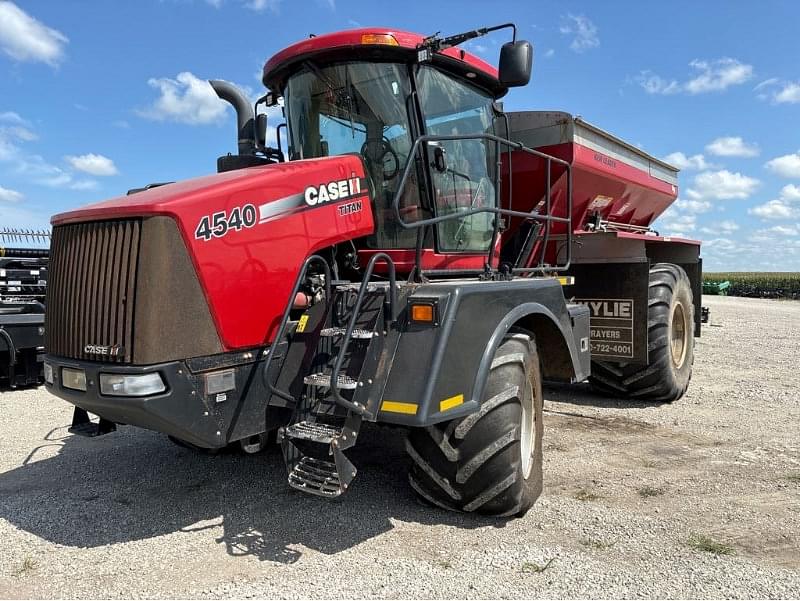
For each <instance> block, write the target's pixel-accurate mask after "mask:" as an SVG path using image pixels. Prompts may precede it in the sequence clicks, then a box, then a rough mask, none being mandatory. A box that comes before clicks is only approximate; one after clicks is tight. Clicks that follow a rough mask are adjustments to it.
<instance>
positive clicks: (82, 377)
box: [61, 367, 86, 392]
mask: <svg viewBox="0 0 800 601" xmlns="http://www.w3.org/2000/svg"><path fill="white" fill-rule="evenodd" d="M61 383H62V384H63V385H64V388H70V389H72V390H80V391H83V392H86V372H85V371H83V370H82V369H71V368H69V367H62V368H61Z"/></svg>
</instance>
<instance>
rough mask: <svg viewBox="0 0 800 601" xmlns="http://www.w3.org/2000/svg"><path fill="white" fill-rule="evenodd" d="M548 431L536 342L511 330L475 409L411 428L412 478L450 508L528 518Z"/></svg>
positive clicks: (429, 498) (420, 490)
mask: <svg viewBox="0 0 800 601" xmlns="http://www.w3.org/2000/svg"><path fill="white" fill-rule="evenodd" d="M542 434H543V424H542V385H541V373H540V367H539V355H538V353H537V351H536V343H535V341H534V340H533V339H532V337H531V336H530V335H528V334H525V333H511V334H509V335H508V336H507V337H506V338H505V339H504V340H503V342H502V343H501V345H500V346H499V347H498V349H497V351H496V352H495V356H494V359H493V360H492V365H491V368H490V372H489V376H488V379H487V382H486V389H485V392H484V395H483V402H482V403H481V407H480V409H479V410H478V411H477V412H475V413H472V414H470V415H468V416H466V417H464V418H461V419H457V420H453V421H450V422H444V423H441V424H436V425H433V426H429V427H427V428H415V429H413V430H412V431H411V432H410V433H409V436H408V439H407V441H406V448H407V451H408V454H409V455H410V456H411V459H412V461H413V464H412V467H411V471H410V473H409V482H410V484H411V487H412V488H413V489H414V490H415V491H416V493H417V494H418V495H419V496H420V497H421V498H422V499H423V500H424V501H426V502H427V503H430V504H433V505H437V506H439V507H442V508H444V509H448V510H453V511H467V512H470V511H475V512H478V513H482V514H486V515H494V516H514V515H516V516H522V515H524V514H525V512H527V511H528V509H530V507H531V506H532V505H533V503H534V501H536V499H537V498H538V497H539V495H540V494H541V492H542Z"/></svg>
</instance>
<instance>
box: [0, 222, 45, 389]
mask: <svg viewBox="0 0 800 601" xmlns="http://www.w3.org/2000/svg"><path fill="white" fill-rule="evenodd" d="M49 243H50V232H49V231H46V230H20V229H11V228H0V386H3V387H4V386H10V387H12V388H14V387H17V386H29V385H35V384H41V383H42V382H43V381H44V374H43V359H44V301H45V289H46V286H47V264H48V256H49V250H48V247H49ZM7 245H11V246H7Z"/></svg>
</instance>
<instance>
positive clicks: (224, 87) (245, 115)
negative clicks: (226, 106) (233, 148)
mask: <svg viewBox="0 0 800 601" xmlns="http://www.w3.org/2000/svg"><path fill="white" fill-rule="evenodd" d="M208 83H210V84H211V87H212V88H214V91H215V92H216V93H217V96H219V97H220V98H221V99H222V100H226V101H227V102H230V103H231V105H233V108H234V109H236V124H237V130H238V131H237V141H238V144H239V155H240V156H241V155H254V154H255V153H256V144H255V112H254V111H253V107H252V106H251V105H250V102H249V101H248V100H247V97H246V96H245V95H244V94H243V93H242V91H241V90H240V89H239V88H237V87H236V86H235V85H233V84H232V83H230V82H228V81H223V80H221V79H211V80H209V82H208Z"/></svg>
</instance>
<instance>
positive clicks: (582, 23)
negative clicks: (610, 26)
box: [559, 14, 600, 52]
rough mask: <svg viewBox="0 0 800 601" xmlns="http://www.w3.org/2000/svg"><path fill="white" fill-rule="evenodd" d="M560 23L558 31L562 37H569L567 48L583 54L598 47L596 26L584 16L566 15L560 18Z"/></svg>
mask: <svg viewBox="0 0 800 601" xmlns="http://www.w3.org/2000/svg"><path fill="white" fill-rule="evenodd" d="M561 20H562V23H561V27H560V28H559V31H560V32H561V34H562V35H571V36H574V37H573V38H572V42H571V43H570V45H569V47H570V48H571V49H572V50H573V51H575V52H584V51H585V50H589V49H590V48H596V47H597V46H599V45H600V38H599V37H598V36H597V26H596V25H595V24H594V23H592V22H591V21H590V20H589V19H588V18H587V17H586V16H584V15H573V14H568V15H567V16H562V17H561Z"/></svg>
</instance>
